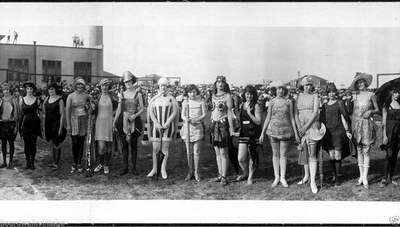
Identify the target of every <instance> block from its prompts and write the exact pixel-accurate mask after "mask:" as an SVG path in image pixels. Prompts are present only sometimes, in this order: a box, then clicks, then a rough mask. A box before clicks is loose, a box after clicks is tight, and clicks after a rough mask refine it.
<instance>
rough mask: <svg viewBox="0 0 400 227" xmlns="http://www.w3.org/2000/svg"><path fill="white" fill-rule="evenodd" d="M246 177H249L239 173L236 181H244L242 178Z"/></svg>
mask: <svg viewBox="0 0 400 227" xmlns="http://www.w3.org/2000/svg"><path fill="white" fill-rule="evenodd" d="M246 177H247V176H246V175H239V176H238V177H237V178H236V181H242V180H244V179H245V178H246Z"/></svg>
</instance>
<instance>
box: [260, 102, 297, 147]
mask: <svg viewBox="0 0 400 227" xmlns="http://www.w3.org/2000/svg"><path fill="white" fill-rule="evenodd" d="M290 102H291V101H290V100H289V99H276V98H274V99H272V100H271V101H270V103H269V105H271V108H272V109H271V120H270V122H269V124H268V128H267V131H266V134H267V135H268V136H270V137H272V138H276V139H279V140H284V141H285V140H286V141H287V140H290V138H292V137H293V135H294V132H293V128H292V124H291V122H290Z"/></svg>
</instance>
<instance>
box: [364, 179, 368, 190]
mask: <svg viewBox="0 0 400 227" xmlns="http://www.w3.org/2000/svg"><path fill="white" fill-rule="evenodd" d="M363 185H364V188H365V189H367V190H369V184H368V181H367V180H363Z"/></svg>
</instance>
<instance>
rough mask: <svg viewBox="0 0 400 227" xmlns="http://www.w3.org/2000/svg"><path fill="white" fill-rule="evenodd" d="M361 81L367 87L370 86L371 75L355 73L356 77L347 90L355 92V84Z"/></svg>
mask: <svg viewBox="0 0 400 227" xmlns="http://www.w3.org/2000/svg"><path fill="white" fill-rule="evenodd" d="M361 79H364V80H365V81H366V82H367V85H366V86H367V87H369V85H371V83H372V75H371V74H367V73H360V72H357V73H356V76H355V77H354V80H353V82H352V83H351V84H350V86H349V89H350V90H356V83H357V81H358V80H361Z"/></svg>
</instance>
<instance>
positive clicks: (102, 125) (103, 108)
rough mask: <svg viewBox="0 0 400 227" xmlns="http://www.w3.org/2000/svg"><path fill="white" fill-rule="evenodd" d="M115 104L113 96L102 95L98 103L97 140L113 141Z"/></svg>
mask: <svg viewBox="0 0 400 227" xmlns="http://www.w3.org/2000/svg"><path fill="white" fill-rule="evenodd" d="M112 127H113V106H112V102H111V97H109V96H105V95H102V96H101V97H100V99H99V103H98V104H97V116H96V126H95V136H94V138H95V140H101V141H106V142H112V137H113V134H112Z"/></svg>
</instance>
